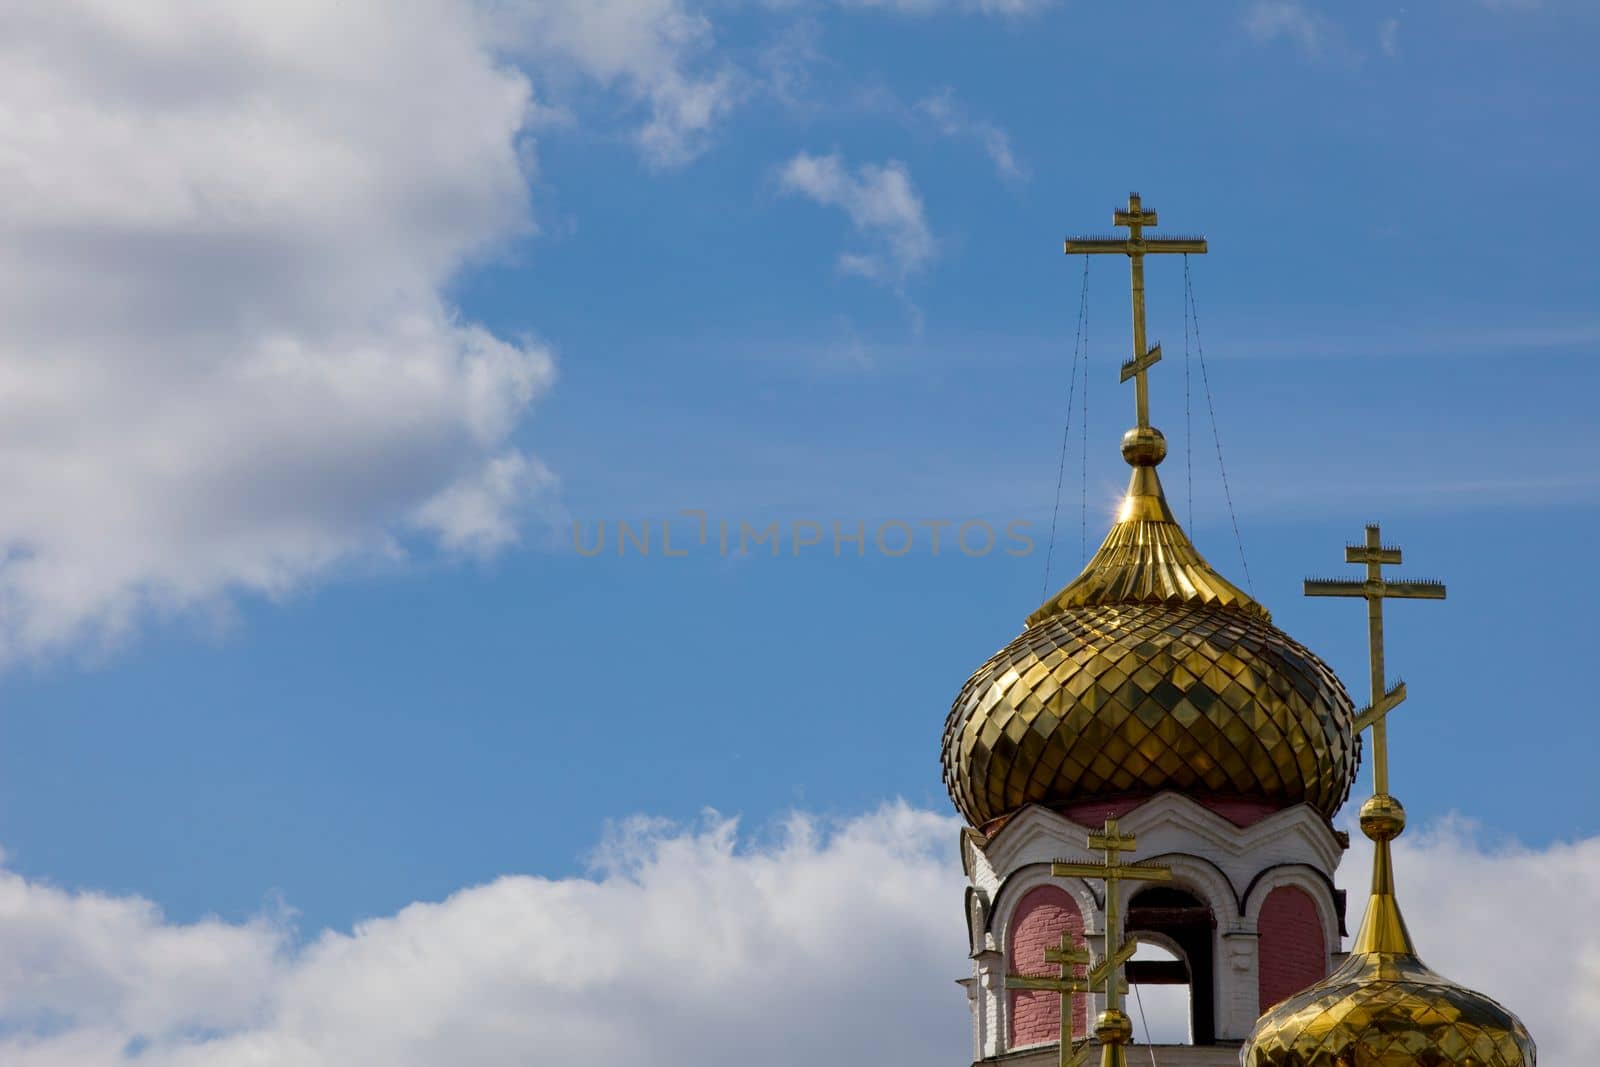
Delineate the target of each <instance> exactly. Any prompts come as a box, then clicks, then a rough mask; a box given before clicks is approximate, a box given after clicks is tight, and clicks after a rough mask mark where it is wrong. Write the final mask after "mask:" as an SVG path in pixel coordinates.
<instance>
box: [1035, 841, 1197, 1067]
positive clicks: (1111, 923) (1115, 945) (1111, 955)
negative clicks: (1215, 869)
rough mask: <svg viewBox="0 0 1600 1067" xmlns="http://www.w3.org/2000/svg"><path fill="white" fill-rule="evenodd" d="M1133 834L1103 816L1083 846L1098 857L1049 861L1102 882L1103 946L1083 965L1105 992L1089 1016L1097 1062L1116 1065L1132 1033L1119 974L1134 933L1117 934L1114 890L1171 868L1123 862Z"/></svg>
mask: <svg viewBox="0 0 1600 1067" xmlns="http://www.w3.org/2000/svg"><path fill="white" fill-rule="evenodd" d="M1137 843H1138V842H1137V840H1136V839H1135V837H1134V835H1133V834H1123V833H1119V832H1118V831H1117V820H1116V819H1115V818H1113V817H1111V816H1107V817H1106V823H1105V827H1104V828H1103V829H1102V830H1101V831H1100V832H1099V833H1092V834H1090V835H1089V847H1090V848H1092V849H1096V850H1098V851H1100V852H1102V853H1104V855H1105V859H1104V860H1103V861H1101V862H1100V863H1068V862H1066V861H1065V860H1059V861H1057V862H1055V863H1052V864H1051V865H1050V873H1051V874H1052V875H1054V876H1055V877H1057V878H1089V879H1093V880H1095V881H1100V882H1104V883H1105V884H1106V931H1105V933H1106V952H1105V955H1104V956H1102V957H1101V958H1100V962H1099V963H1098V964H1096V965H1095V967H1094V968H1093V969H1092V970H1090V971H1089V975H1088V982H1089V985H1090V986H1101V987H1102V990H1101V991H1102V992H1103V994H1104V995H1105V998H1106V1010H1105V1011H1103V1012H1101V1013H1100V1018H1098V1019H1096V1020H1095V1027H1094V1032H1095V1036H1096V1037H1098V1038H1099V1039H1100V1046H1101V1058H1100V1063H1101V1067H1122V1065H1124V1064H1126V1063H1127V1060H1126V1058H1125V1057H1124V1055H1123V1052H1122V1046H1123V1045H1126V1044H1127V1043H1128V1041H1129V1039H1131V1038H1132V1037H1133V1022H1132V1020H1130V1019H1129V1018H1128V1017H1127V1015H1125V1014H1123V1012H1122V999H1121V998H1122V994H1123V993H1124V992H1126V991H1127V983H1126V982H1125V981H1124V980H1123V978H1122V973H1121V972H1122V965H1123V964H1124V963H1127V962H1128V960H1130V959H1132V958H1133V954H1134V952H1135V951H1136V950H1137V949H1138V947H1139V939H1138V938H1137V937H1130V938H1128V939H1127V940H1123V937H1122V921H1121V914H1120V907H1121V905H1120V901H1119V900H1118V893H1119V889H1120V886H1121V883H1122V882H1123V881H1129V882H1170V881H1172V872H1171V871H1170V870H1168V869H1167V868H1165V867H1157V866H1155V865H1154V864H1150V863H1124V862H1123V861H1122V853H1124V852H1132V851H1133V850H1134V846H1135V845H1136V844H1137Z"/></svg>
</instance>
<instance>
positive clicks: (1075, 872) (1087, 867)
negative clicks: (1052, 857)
mask: <svg viewBox="0 0 1600 1067" xmlns="http://www.w3.org/2000/svg"><path fill="white" fill-rule="evenodd" d="M1050 873H1051V874H1053V875H1055V876H1056V877H1057V878H1094V879H1098V880H1100V881H1105V880H1106V878H1107V876H1108V875H1109V876H1111V877H1114V878H1126V879H1127V880H1128V881H1130V882H1170V881H1172V872H1171V871H1169V870H1167V869H1166V868H1165V867H1150V866H1147V865H1145V864H1143V863H1116V864H1111V865H1109V866H1108V865H1107V864H1104V863H1063V862H1057V863H1052V864H1051V865H1050Z"/></svg>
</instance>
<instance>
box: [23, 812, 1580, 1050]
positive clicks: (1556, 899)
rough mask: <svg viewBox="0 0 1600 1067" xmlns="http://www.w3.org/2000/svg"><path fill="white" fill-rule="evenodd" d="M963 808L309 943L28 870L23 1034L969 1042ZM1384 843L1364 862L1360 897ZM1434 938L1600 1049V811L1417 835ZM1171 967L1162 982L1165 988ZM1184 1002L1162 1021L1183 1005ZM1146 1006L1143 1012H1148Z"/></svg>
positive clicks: (748, 848)
mask: <svg viewBox="0 0 1600 1067" xmlns="http://www.w3.org/2000/svg"><path fill="white" fill-rule="evenodd" d="M956 830H957V827H956V823H955V822H954V821H953V820H951V819H948V818H945V817H942V816H937V815H934V814H932V813H928V812H922V811H917V810H915V809H910V808H907V807H905V806H904V805H900V804H896V805H890V806H888V807H885V808H884V809H882V810H880V811H878V812H876V813H873V814H870V815H866V816H862V817H860V818H856V819H852V820H849V821H846V822H843V823H841V824H837V825H833V826H826V825H824V824H822V823H819V822H818V821H816V820H813V819H808V818H805V817H800V816H797V817H794V818H793V819H792V820H791V821H790V822H789V823H788V824H787V825H785V826H784V827H782V828H781V830H780V832H778V833H776V834H773V835H770V836H767V837H763V838H755V839H753V838H752V837H751V836H749V835H745V836H742V837H741V835H740V834H739V833H738V832H737V829H736V826H735V824H734V823H733V822H731V821H727V820H722V819H717V818H708V819H707V821H706V822H705V823H704V824H703V825H701V826H699V827H696V828H692V829H682V828H674V827H672V826H670V825H667V824H664V823H660V822H653V821H647V820H639V821H635V822H632V823H629V824H627V825H625V826H623V827H621V828H619V829H618V831H617V832H616V833H615V834H614V835H613V836H612V837H611V839H610V840H609V841H608V842H607V843H606V845H605V846H604V847H602V849H601V850H600V851H599V853H598V862H597V865H596V868H595V872H594V875H593V877H591V878H587V879H575V878H574V879H561V880H550V879H542V878H532V877H505V878H501V879H498V880H496V881H494V882H491V883H489V884H487V885H483V886H478V887H475V888H471V889H465V890H462V891H460V892H458V893H456V894H454V895H453V896H451V897H450V898H449V899H447V900H445V901H442V902H439V903H426V904H413V905H411V906H409V907H407V908H405V909H403V910H401V911H400V912H399V913H398V914H396V915H393V916H391V917H388V918H384V919H378V920H374V921H371V922H366V923H362V924H360V925H359V926H357V927H356V928H355V930H354V931H352V932H350V933H334V932H325V933H323V934H321V935H320V936H318V937H316V938H314V939H312V940H311V941H310V942H309V943H306V944H303V945H297V944H295V943H294V940H293V938H292V936H291V933H290V930H289V928H288V925H287V923H286V921H285V919H284V918H283V917H282V916H268V917H265V918H262V919H258V920H256V921H253V922H248V923H242V924H231V923H224V922H220V921H216V920H207V921H204V922H200V923H196V924H190V925H184V924H176V923H171V922H168V921H166V920H164V919H163V918H162V916H161V914H160V913H159V912H158V911H157V910H156V909H155V908H154V907H152V906H151V905H150V904H148V903H146V902H144V901H141V900H139V899H136V898H130V897H111V896H103V895H96V894H87V893H69V892H65V891H63V890H60V889H56V888H52V887H50V886H46V885H41V884H38V883H30V882H27V881H25V880H23V879H22V878H20V877H18V876H16V875H14V874H8V873H3V872H0V1059H3V1060H4V1062H5V1063H7V1064H15V1065H19V1067H68V1065H70V1067H99V1065H110V1064H115V1063H122V1062H125V1061H124V1060H123V1059H122V1050H124V1049H137V1050H141V1052H140V1056H139V1062H141V1063H144V1064H148V1065H150V1067H201V1065H204V1067H247V1065H248V1067H278V1065H283V1067H290V1065H293V1067H323V1065H327V1067H360V1065H365V1064H373V1065H377V1064H383V1065H385V1067H424V1065H426V1067H437V1065H441V1064H454V1063H475V1064H507V1065H510V1064H524V1063H556V1062H571V1063H583V1064H585V1065H587V1067H623V1065H628V1067H639V1065H643V1067H668V1065H679V1064H684V1063H699V1064H705V1065H706V1067H735V1065H741V1064H745V1063H749V1062H752V1061H759V1062H762V1063H765V1064H769V1065H771V1067H812V1065H814V1064H817V1063H876V1064H882V1065H884V1067H913V1065H917V1067H921V1065H925V1064H928V1063H954V1062H962V1061H963V1057H964V1056H965V1055H966V1054H967V1050H968V1049H969V1047H970V1045H969V1041H970V1030H969V1024H968V1015H967V1007H966V999H965V996H964V994H963V993H962V992H961V991H960V990H959V989H958V988H957V987H956V986H955V985H954V984H953V979H955V978H958V977H961V976H962V975H964V974H965V973H966V972H967V968H968V967H969V966H970V965H969V963H968V961H967V958H966V951H965V929H964V923H963V919H962V904H961V901H962V888H963V884H964V883H963V881H962V878H961V874H960V870H959V866H958V864H957V862H956V858H955V848H954V845H955V839H956ZM1366 862H1368V861H1367V859H1366V857H1365V855H1364V854H1361V855H1357V856H1352V858H1351V862H1350V863H1349V865H1348V867H1347V869H1346V871H1345V872H1344V875H1343V877H1342V878H1341V882H1342V884H1344V885H1345V886H1347V887H1350V888H1351V890H1352V892H1351V905H1352V909H1353V911H1354V912H1355V913H1356V914H1355V915H1354V916H1353V918H1358V917H1359V912H1360V910H1361V907H1362V904H1363V900H1364V893H1363V892H1362V891H1361V889H1360V887H1361V886H1362V885H1363V883H1364V879H1365V871H1364V870H1362V869H1359V868H1361V867H1362V866H1363V864H1364V863H1366ZM1397 871H1398V877H1399V879H1400V887H1401V898H1402V900H1403V901H1404V902H1406V903H1407V905H1408V907H1407V911H1406V914H1407V918H1408V920H1409V921H1410V925H1411V927H1412V930H1413V933H1414V934H1415V936H1416V938H1417V940H1418V943H1419V945H1420V947H1421V949H1422V952H1423V954H1424V957H1425V958H1426V959H1427V960H1428V961H1429V963H1430V964H1431V965H1433V966H1434V967H1435V968H1436V969H1437V970H1439V971H1440V972H1441V973H1444V974H1446V975H1449V976H1450V977H1452V978H1454V979H1456V980H1458V981H1462V982H1465V983H1467V984H1469V985H1471V986H1473V987H1475V988H1478V989H1482V990H1484V991H1486V992H1488V993H1490V994H1491V995H1493V996H1495V997H1496V998H1498V999H1500V1000H1502V1001H1503V1002H1505V1003H1506V1004H1507V1005H1508V1006H1510V1007H1511V1008H1512V1009H1513V1010H1515V1011H1517V1012H1519V1013H1520V1014H1521V1015H1522V1017H1523V1019H1524V1021H1525V1022H1527V1023H1528V1025H1529V1026H1530V1028H1531V1029H1532V1030H1533V1033H1534V1036H1535V1038H1536V1039H1537V1040H1538V1042H1539V1045H1540V1049H1541V1051H1542V1052H1543V1053H1544V1059H1545V1061H1546V1062H1548V1063H1555V1064H1563V1063H1581V1062H1583V1059H1582V1057H1583V1054H1584V1050H1585V1049H1587V1048H1588V1047H1589V1045H1590V1044H1591V1043H1592V1041H1591V1036H1590V1032H1591V1030H1592V1028H1593V1023H1592V1020H1593V1018H1594V1017H1595V1014H1596V1013H1597V1012H1600V917H1597V916H1596V915H1595V914H1594V912H1593V909H1592V908H1589V907H1587V904H1588V903H1589V902H1590V901H1592V900H1594V899H1595V898H1596V897H1597V896H1600V838H1595V839H1589V840H1586V841H1581V842H1576V843H1573V844H1566V845H1556V846H1552V847H1550V848H1547V849H1539V850H1530V849H1525V848H1522V847H1520V846H1515V845H1506V846H1503V847H1502V846H1491V845H1487V844H1485V843H1484V842H1483V841H1482V840H1481V837H1480V835H1478V834H1476V833H1475V832H1474V831H1473V830H1472V829H1471V827H1470V826H1467V825H1464V824H1461V823H1451V824H1447V825H1446V826H1444V827H1442V828H1439V829H1438V830H1436V831H1435V832H1433V833H1419V834H1414V835H1407V837H1406V838H1404V839H1403V840H1402V844H1401V848H1400V850H1399V853H1398V858H1397ZM1152 992H1154V991H1147V992H1146V994H1145V997H1144V1006H1145V1008H1146V1010H1147V1011H1150V1012H1151V1013H1152V1014H1155V1013H1156V1012H1158V1011H1160V1010H1163V1009H1158V1008H1157V1006H1156V1004H1155V1002H1154V1001H1153V1000H1152V999H1151V996H1150V993H1152ZM1173 1024H1174V1020H1171V1019H1166V1018H1156V1019H1153V1020H1152V1031H1153V1032H1155V1033H1157V1034H1160V1033H1162V1032H1170V1029H1171V1027H1172V1025H1173ZM1141 1032H1142V1028H1141Z"/></svg>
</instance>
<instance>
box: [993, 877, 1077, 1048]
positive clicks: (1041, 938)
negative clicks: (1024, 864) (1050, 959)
mask: <svg viewBox="0 0 1600 1067" xmlns="http://www.w3.org/2000/svg"><path fill="white" fill-rule="evenodd" d="M1068 931H1071V933H1072V941H1073V944H1075V945H1077V946H1079V947H1080V948H1081V947H1082V946H1083V916H1082V915H1081V914H1079V912H1078V906H1077V904H1076V903H1074V902H1073V899H1072V898H1071V897H1070V896H1068V895H1067V893H1066V891H1065V890H1062V889H1058V888H1056V887H1055V886H1052V885H1043V886H1039V887H1038V888H1036V889H1032V890H1029V891H1028V893H1027V894H1026V895H1025V896H1024V897H1023V898H1022V899H1021V900H1020V901H1018V902H1017V910H1016V912H1015V914H1014V915H1013V917H1012V920H1011V934H1010V941H1011V943H1010V944H1009V945H1008V946H1007V948H1006V962H1007V973H1008V974H1030V975H1044V976H1049V977H1058V976H1059V975H1060V974H1061V968H1060V967H1059V965H1057V964H1053V963H1046V962H1045V960H1044V952H1045V949H1047V948H1058V947H1059V946H1060V945H1061V935H1062V934H1063V933H1066V932H1068ZM1084 970H1085V968H1083V967H1081V966H1080V967H1078V968H1077V972H1078V974H1079V975H1082V974H1083V973H1084ZM1010 997H1011V1011H1010V1012H1009V1013H1008V1014H1009V1015H1010V1019H1011V1026H1010V1030H1011V1040H1010V1042H1009V1045H1010V1047H1011V1048H1020V1047H1022V1046H1024V1045H1037V1044H1041V1043H1044V1042H1051V1043H1054V1042H1056V1041H1059V1040H1060V1038H1061V998H1060V997H1058V996H1056V995H1055V994H1054V993H1029V992H1023V991H1018V992H1013V993H1011V994H1010ZM1084 1019H1085V1007H1084V1003H1083V1000H1082V999H1081V998H1075V1003H1074V1004H1073V1010H1072V1032H1073V1034H1074V1035H1075V1036H1077V1037H1083V1036H1084V1034H1085V1033H1087V1027H1086V1026H1085V1023H1084Z"/></svg>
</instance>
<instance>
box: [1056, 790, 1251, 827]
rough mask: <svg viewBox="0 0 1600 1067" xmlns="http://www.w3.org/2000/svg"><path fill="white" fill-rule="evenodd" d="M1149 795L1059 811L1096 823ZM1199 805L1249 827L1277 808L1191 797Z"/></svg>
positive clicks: (1119, 814) (1125, 810) (1086, 803)
mask: <svg viewBox="0 0 1600 1067" xmlns="http://www.w3.org/2000/svg"><path fill="white" fill-rule="evenodd" d="M1149 799H1151V798H1150V797H1117V798H1115V799H1113V800H1085V801H1081V802H1079V803H1077V804H1070V805H1068V806H1067V807H1066V808H1063V809H1062V812H1061V814H1063V815H1065V816H1066V817H1067V818H1069V819H1071V820H1072V821H1073V822H1075V823H1078V824H1080V825H1082V826H1099V825H1100V824H1101V823H1102V822H1104V821H1105V818H1106V816H1108V815H1110V816H1112V817H1114V818H1118V819H1120V818H1122V817H1123V816H1124V815H1126V814H1128V812H1130V811H1132V810H1133V809H1134V808H1137V807H1138V806H1139V805H1141V804H1143V803H1145V802H1146V801H1147V800H1149ZM1191 799H1192V800H1195V801H1196V802H1198V803H1199V804H1201V805H1202V806H1203V807H1207V808H1210V809H1211V810H1212V811H1214V812H1216V813H1217V814H1218V815H1220V816H1222V817H1223V818H1224V819H1227V820H1228V821H1229V822H1231V823H1233V824H1234V825H1235V826H1241V827H1243V826H1253V825H1254V824H1256V823H1258V822H1260V821H1261V820H1262V819H1265V818H1266V817H1267V816H1268V815H1271V814H1272V813H1273V812H1275V811H1278V810H1279V808H1278V806H1277V805H1274V804H1268V803H1266V802H1265V801H1262V800H1242V799H1234V798H1232V797H1192V798H1191Z"/></svg>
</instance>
